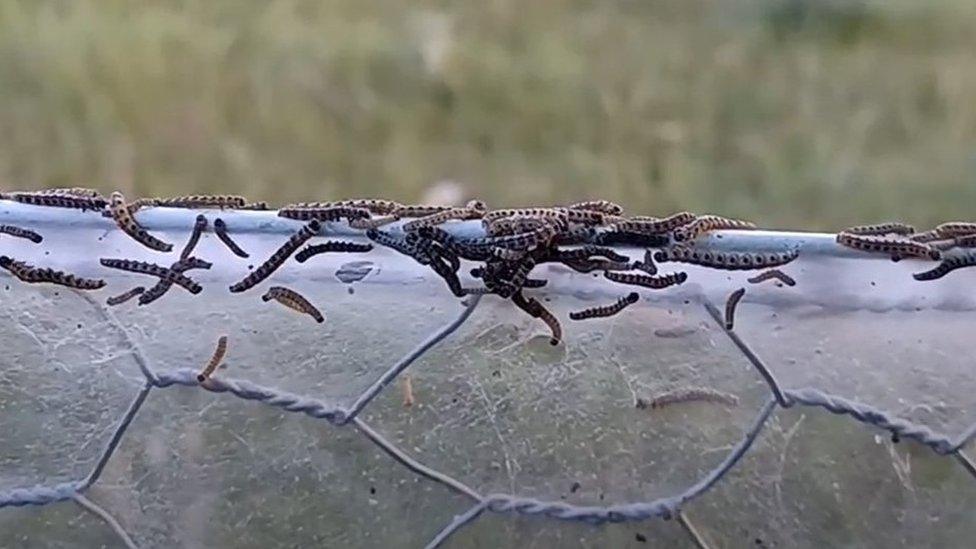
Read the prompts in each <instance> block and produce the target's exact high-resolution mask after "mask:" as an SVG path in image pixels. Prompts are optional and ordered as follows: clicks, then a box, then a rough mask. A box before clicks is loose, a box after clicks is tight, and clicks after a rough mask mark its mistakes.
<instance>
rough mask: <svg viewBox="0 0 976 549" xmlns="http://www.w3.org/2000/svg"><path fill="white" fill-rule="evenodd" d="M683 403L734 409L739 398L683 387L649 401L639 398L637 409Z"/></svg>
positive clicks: (704, 388)
mask: <svg viewBox="0 0 976 549" xmlns="http://www.w3.org/2000/svg"><path fill="white" fill-rule="evenodd" d="M683 402H714V403H716V404H725V405H726V406H732V407H734V406H738V405H739V397H737V396H735V395H733V394H730V393H723V392H721V391H716V390H715V389H709V388H707V387H683V388H679V389H674V390H671V391H667V392H664V393H661V394H658V395H656V396H655V397H653V398H652V399H650V400H649V401H647V400H644V399H642V398H639V399H637V407H638V408H640V409H642V410H643V409H646V408H651V409H652V410H653V409H659V408H664V407H665V406H669V405H671V404H681V403H683Z"/></svg>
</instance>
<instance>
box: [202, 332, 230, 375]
mask: <svg viewBox="0 0 976 549" xmlns="http://www.w3.org/2000/svg"><path fill="white" fill-rule="evenodd" d="M225 354H227V336H225V335H222V336H220V337H219V338H217V348H216V349H214V352H213V355H211V356H210V361H209V362H207V365H206V366H204V368H203V371H202V372H200V373H199V374H197V381H198V382H200V383H203V382H204V381H207V379H209V378H210V376H211V375H213V373H214V371H215V370H216V369H217V366H219V365H220V361H222V360H224V355H225Z"/></svg>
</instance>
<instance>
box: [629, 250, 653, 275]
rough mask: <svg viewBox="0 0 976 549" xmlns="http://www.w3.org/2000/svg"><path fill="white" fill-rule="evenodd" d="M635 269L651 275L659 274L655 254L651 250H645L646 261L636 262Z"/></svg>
mask: <svg viewBox="0 0 976 549" xmlns="http://www.w3.org/2000/svg"><path fill="white" fill-rule="evenodd" d="M634 268H635V269H639V270H641V271H644V272H645V273H647V274H649V275H656V274H657V264H656V263H654V254H653V253H651V250H644V260H643V261H635V262H634Z"/></svg>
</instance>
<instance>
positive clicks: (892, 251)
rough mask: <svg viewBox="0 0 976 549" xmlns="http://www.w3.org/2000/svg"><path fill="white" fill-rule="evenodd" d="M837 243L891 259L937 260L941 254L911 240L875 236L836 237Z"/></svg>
mask: <svg viewBox="0 0 976 549" xmlns="http://www.w3.org/2000/svg"><path fill="white" fill-rule="evenodd" d="M837 243H838V244H840V245H842V246H846V247H848V248H852V249H855V250H861V251H864V252H878V253H884V254H888V255H890V256H891V257H892V258H893V259H901V258H903V257H917V258H921V259H932V260H938V259H939V258H940V257H941V256H942V253H941V252H940V251H939V250H936V249H934V248H932V247H931V246H929V245H927V244H924V243H921V242H915V241H912V240H895V239H891V238H881V237H876V236H861V235H855V234H850V233H840V234H838V235H837Z"/></svg>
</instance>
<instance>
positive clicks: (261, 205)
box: [238, 201, 270, 211]
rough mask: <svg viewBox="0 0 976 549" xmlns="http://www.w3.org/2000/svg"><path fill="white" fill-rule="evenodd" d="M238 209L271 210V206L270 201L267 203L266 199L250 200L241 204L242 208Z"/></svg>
mask: <svg viewBox="0 0 976 549" xmlns="http://www.w3.org/2000/svg"><path fill="white" fill-rule="evenodd" d="M238 209H239V210H258V211H267V210H269V209H270V208H269V207H268V203H267V202H264V201H258V202H248V203H247V204H244V205H243V206H241V207H240V208H238Z"/></svg>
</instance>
